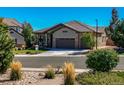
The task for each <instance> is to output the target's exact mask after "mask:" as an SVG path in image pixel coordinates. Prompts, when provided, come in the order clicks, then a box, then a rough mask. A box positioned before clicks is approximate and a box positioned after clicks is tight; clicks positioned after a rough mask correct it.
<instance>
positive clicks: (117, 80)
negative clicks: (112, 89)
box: [76, 72, 124, 85]
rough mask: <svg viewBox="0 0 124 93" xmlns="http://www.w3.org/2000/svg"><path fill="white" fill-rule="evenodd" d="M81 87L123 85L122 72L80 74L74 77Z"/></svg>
mask: <svg viewBox="0 0 124 93" xmlns="http://www.w3.org/2000/svg"><path fill="white" fill-rule="evenodd" d="M76 80H77V81H78V83H79V84H82V85H124V72H109V73H108V72H97V73H95V74H94V73H91V72H88V73H86V72H85V73H82V74H79V75H78V76H77V77H76Z"/></svg>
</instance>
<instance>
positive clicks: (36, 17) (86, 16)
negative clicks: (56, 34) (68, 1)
mask: <svg viewBox="0 0 124 93" xmlns="http://www.w3.org/2000/svg"><path fill="white" fill-rule="evenodd" d="M111 10H112V8H111V7H101V8H100V7H0V17H7V18H15V19H17V20H18V21H19V22H21V23H23V22H24V21H27V22H29V23H31V25H32V26H33V29H34V30H38V29H42V28H46V27H50V26H53V25H55V24H57V23H64V22H69V21H72V20H77V21H80V22H83V23H86V24H89V25H92V26H95V19H98V22H99V26H106V25H108V24H109V22H110V19H111ZM117 10H118V14H119V18H124V8H117Z"/></svg>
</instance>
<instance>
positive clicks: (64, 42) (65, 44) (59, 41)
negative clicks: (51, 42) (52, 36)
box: [56, 38, 75, 49]
mask: <svg viewBox="0 0 124 93" xmlns="http://www.w3.org/2000/svg"><path fill="white" fill-rule="evenodd" d="M56 48H70V49H71V48H75V39H74V38H56Z"/></svg>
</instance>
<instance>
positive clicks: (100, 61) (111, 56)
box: [86, 49, 119, 72]
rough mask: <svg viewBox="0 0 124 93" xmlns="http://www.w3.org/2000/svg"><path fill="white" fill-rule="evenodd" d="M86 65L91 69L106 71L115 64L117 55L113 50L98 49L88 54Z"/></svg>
mask: <svg viewBox="0 0 124 93" xmlns="http://www.w3.org/2000/svg"><path fill="white" fill-rule="evenodd" d="M87 57H88V59H87V60H86V65H87V67H88V68H90V69H92V70H93V71H101V72H108V71H110V70H112V69H113V68H114V67H116V66H117V63H118V61H119V60H118V55H117V53H116V52H115V51H114V50H110V49H99V50H95V51H93V52H91V53H89V54H88V56H87Z"/></svg>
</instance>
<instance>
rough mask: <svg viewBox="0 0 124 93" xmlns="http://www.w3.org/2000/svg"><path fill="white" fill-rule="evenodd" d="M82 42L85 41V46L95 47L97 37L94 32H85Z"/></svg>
mask: <svg viewBox="0 0 124 93" xmlns="http://www.w3.org/2000/svg"><path fill="white" fill-rule="evenodd" d="M81 42H82V43H83V47H84V48H89V49H93V47H94V46H95V39H94V36H93V35H92V33H83V35H82V37H81Z"/></svg>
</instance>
